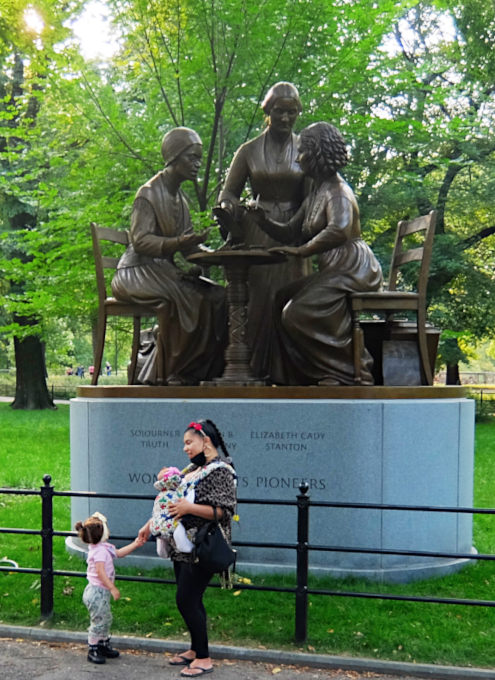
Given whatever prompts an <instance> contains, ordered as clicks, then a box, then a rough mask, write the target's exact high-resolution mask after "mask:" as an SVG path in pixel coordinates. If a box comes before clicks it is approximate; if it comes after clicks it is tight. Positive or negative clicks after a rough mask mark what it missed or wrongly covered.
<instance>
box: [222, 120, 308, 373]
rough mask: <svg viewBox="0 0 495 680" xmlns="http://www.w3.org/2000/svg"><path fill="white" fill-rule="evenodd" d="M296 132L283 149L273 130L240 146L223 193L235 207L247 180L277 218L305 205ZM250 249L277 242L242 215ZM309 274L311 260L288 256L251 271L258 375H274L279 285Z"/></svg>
mask: <svg viewBox="0 0 495 680" xmlns="http://www.w3.org/2000/svg"><path fill="white" fill-rule="evenodd" d="M296 139H297V137H296V135H295V134H293V133H291V134H290V135H289V137H288V140H287V142H286V143H285V144H284V145H283V146H282V147H281V148H280V147H278V146H277V145H276V143H275V142H274V141H273V139H272V136H271V134H270V128H267V130H265V132H263V133H262V134H261V135H260V136H259V137H256V138H255V139H253V140H251V141H250V142H246V144H243V145H242V146H241V147H239V149H238V150H237V153H236V154H235V156H234V159H233V161H232V165H231V166H230V169H229V172H228V174H227V179H226V181H225V187H224V189H223V191H222V192H221V194H220V196H219V203H220V202H221V201H223V200H228V201H231V202H232V204H233V205H234V207H237V204H238V203H239V198H240V196H241V193H242V191H243V189H244V186H245V184H246V182H247V181H248V180H249V183H250V186H251V191H252V194H253V196H254V197H255V198H256V197H257V196H259V197H260V205H261V207H263V208H264V209H265V211H266V213H267V215H268V217H269V218H270V219H272V220H275V221H277V222H288V221H289V220H290V218H291V217H292V216H293V215H295V213H296V212H297V210H298V209H299V208H300V207H301V204H302V202H303V199H304V184H305V180H304V176H303V174H302V172H301V168H300V167H299V164H298V163H296V157H297V149H296ZM241 225H242V227H243V228H244V238H243V241H244V244H245V245H246V247H248V248H249V247H250V246H261V247H263V248H270V247H272V246H276V245H278V244H279V243H278V242H277V241H275V240H274V239H272V238H271V237H270V236H268V234H265V233H264V232H263V231H262V230H261V229H260V228H259V226H258V225H257V224H256V223H254V221H253V220H251V219H250V218H249V215H248V214H244V217H243V218H242V221H241ZM310 273H311V263H310V262H309V260H303V259H301V258H297V257H289V258H288V261H287V262H284V263H283V264H276V265H269V266H258V267H251V269H250V272H249V305H248V324H247V328H248V330H247V341H248V344H249V347H250V348H251V352H252V359H251V367H252V369H253V372H254V374H255V375H256V376H257V377H261V378H262V377H264V376H265V375H269V374H271V366H270V356H271V354H272V352H271V350H270V346H269V342H270V338H271V337H272V304H273V299H274V296H275V293H276V292H277V290H279V288H282V286H285V285H286V284H288V283H291V282H292V281H295V280H297V279H299V278H301V277H302V276H305V275H307V274H310Z"/></svg>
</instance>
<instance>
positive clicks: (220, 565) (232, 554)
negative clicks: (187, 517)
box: [193, 507, 236, 574]
mask: <svg viewBox="0 0 495 680" xmlns="http://www.w3.org/2000/svg"><path fill="white" fill-rule="evenodd" d="M213 513H214V515H215V519H214V520H212V521H211V522H208V523H207V524H205V525H204V526H202V527H201V528H200V529H198V531H197V533H196V539H195V543H194V549H193V557H194V561H195V562H197V563H198V564H199V566H200V567H201V568H202V569H204V570H205V571H211V572H212V573H214V574H218V573H221V572H224V571H226V570H227V569H228V568H229V567H230V565H231V564H233V563H234V562H235V560H236V551H235V550H232V548H231V547H230V546H229V544H228V543H227V541H226V539H225V536H224V533H223V529H222V527H221V525H220V524H219V522H218V517H217V509H216V508H215V507H214V508H213Z"/></svg>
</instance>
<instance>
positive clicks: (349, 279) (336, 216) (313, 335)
mask: <svg viewBox="0 0 495 680" xmlns="http://www.w3.org/2000/svg"><path fill="white" fill-rule="evenodd" d="M298 151H299V154H298V162H299V164H300V167H301V170H302V171H303V172H304V173H305V174H307V175H309V176H310V177H312V178H313V180H314V182H315V190H314V191H313V192H312V193H311V194H310V195H309V196H308V197H307V199H306V200H305V201H304V203H303V205H302V207H301V209H300V210H299V211H298V213H297V214H296V215H295V216H294V217H293V218H292V219H291V220H290V221H289V222H288V223H286V224H280V223H276V222H274V221H273V220H270V219H267V218H266V215H265V213H264V212H263V211H262V210H259V209H258V210H256V209H254V210H253V211H252V214H253V217H254V218H255V219H256V220H257V221H258V223H259V225H260V227H261V228H262V229H264V230H266V231H267V232H268V233H269V234H270V235H271V236H272V237H273V238H275V239H277V240H278V241H279V242H281V243H291V242H294V241H296V240H297V239H300V241H301V242H302V245H301V246H299V247H293V246H292V247H291V246H288V247H287V246H281V247H280V246H279V247H278V248H277V250H279V251H282V252H285V253H287V254H290V255H294V256H298V257H301V258H307V257H310V256H311V255H317V256H318V269H319V272H318V273H316V274H313V275H311V276H307V277H305V278H303V279H300V280H299V281H296V282H294V283H292V284H290V285H288V286H286V287H284V288H282V289H281V290H280V291H279V292H278V293H277V295H276V297H275V303H274V307H273V310H274V311H273V313H274V326H275V332H274V334H273V337H272V343H271V346H272V351H273V357H272V362H271V363H272V367H273V373H272V376H271V377H272V379H273V380H274V381H275V382H278V383H281V384H287V385H313V384H323V385H352V384H353V383H354V361H353V348H352V323H351V314H350V311H349V306H348V301H347V296H348V295H349V294H350V293H354V292H356V293H357V292H364V291H374V290H378V289H379V288H380V286H381V283H382V270H381V267H380V264H379V263H378V261H377V259H376V258H375V256H374V255H373V253H372V251H371V249H370V248H369V246H368V245H367V244H366V243H365V242H364V241H363V240H362V238H361V225H360V221H359V209H358V206H357V203H356V198H355V196H354V193H353V191H352V189H351V188H350V187H349V185H348V184H347V183H346V182H345V181H344V180H343V179H342V177H341V176H340V175H339V174H338V170H340V169H341V168H342V167H344V166H345V165H347V151H346V146H345V142H344V140H343V138H342V135H341V134H340V132H339V131H338V130H337V128H335V127H334V126H333V125H330V124H329V123H315V124H314V125H310V126H309V127H308V128H306V129H305V130H303V131H302V132H301V134H300V136H299V139H298ZM371 366H372V359H371V356H370V355H369V353H368V352H367V350H364V351H363V355H362V368H361V371H362V373H361V375H362V376H363V377H364V384H369V385H372V384H373V378H372V376H371Z"/></svg>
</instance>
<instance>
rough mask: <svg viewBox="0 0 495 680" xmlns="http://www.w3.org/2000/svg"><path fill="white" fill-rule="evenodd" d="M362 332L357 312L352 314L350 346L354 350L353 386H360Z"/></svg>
mask: <svg viewBox="0 0 495 680" xmlns="http://www.w3.org/2000/svg"><path fill="white" fill-rule="evenodd" d="M362 343H363V331H362V329H361V324H360V323H359V312H355V311H353V312H352V345H353V350H354V384H355V385H361V382H362V381H361V355H362V352H363V348H362Z"/></svg>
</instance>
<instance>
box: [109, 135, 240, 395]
mask: <svg viewBox="0 0 495 680" xmlns="http://www.w3.org/2000/svg"><path fill="white" fill-rule="evenodd" d="M162 155H163V159H164V161H165V169H164V170H162V172H159V173H158V174H157V175H155V176H154V177H153V178H152V179H150V180H149V182H147V183H146V184H144V185H143V186H142V187H141V188H140V189H139V191H138V192H137V194H136V199H135V201H134V205H133V208H132V217H131V233H130V241H131V244H130V245H129V246H128V248H127V250H126V252H125V253H124V255H123V256H122V258H121V259H120V262H119V264H118V267H117V272H116V273H115V276H114V279H113V281H112V292H113V294H114V295H115V297H116V298H117V299H118V300H124V301H126V302H127V301H128V302H134V303H143V304H147V305H156V306H157V307H159V308H160V310H161V316H162V318H163V319H165V325H166V328H165V329H164V330H165V332H164V333H163V334H162V337H161V346H162V347H163V357H159V356H158V353H159V352H160V351H161V346H160V344H157V346H156V347H155V349H154V351H153V352H151V353H150V354H149V355H148V358H147V360H146V362H145V364H144V366H143V368H142V369H141V372H140V373H139V376H138V382H140V383H147V384H156V383H157V380H158V378H159V376H158V368H157V367H158V363H159V360H162V361H163V367H164V379H165V382H166V383H167V384H169V385H182V384H195V383H198V382H199V381H200V380H208V379H210V378H214V377H217V376H218V375H220V374H221V373H222V369H223V351H224V349H225V346H226V344H227V303H226V295H225V289H224V288H222V287H221V286H217V285H215V284H213V283H212V282H208V281H207V280H206V279H200V278H199V277H198V276H190V275H188V274H186V273H185V272H184V271H182V270H181V269H179V268H178V267H177V266H176V265H175V263H174V255H175V254H176V253H179V252H180V253H182V254H183V255H185V256H187V255H190V254H192V253H194V252H197V251H198V250H199V248H198V246H199V244H200V243H202V242H203V241H204V239H205V237H206V234H207V232H203V233H201V234H195V233H194V231H193V228H192V225H191V216H190V214H189V208H188V207H187V201H186V198H185V196H184V194H183V193H182V190H181V188H180V185H181V184H182V182H184V181H186V180H193V181H194V180H195V179H196V177H197V175H198V170H199V167H200V165H201V160H202V155H203V145H202V142H201V139H200V137H199V135H198V134H197V133H196V132H194V130H190V129H189V128H175V129H173V130H171V131H170V132H168V133H167V134H166V135H165V137H164V138H163V142H162Z"/></svg>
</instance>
